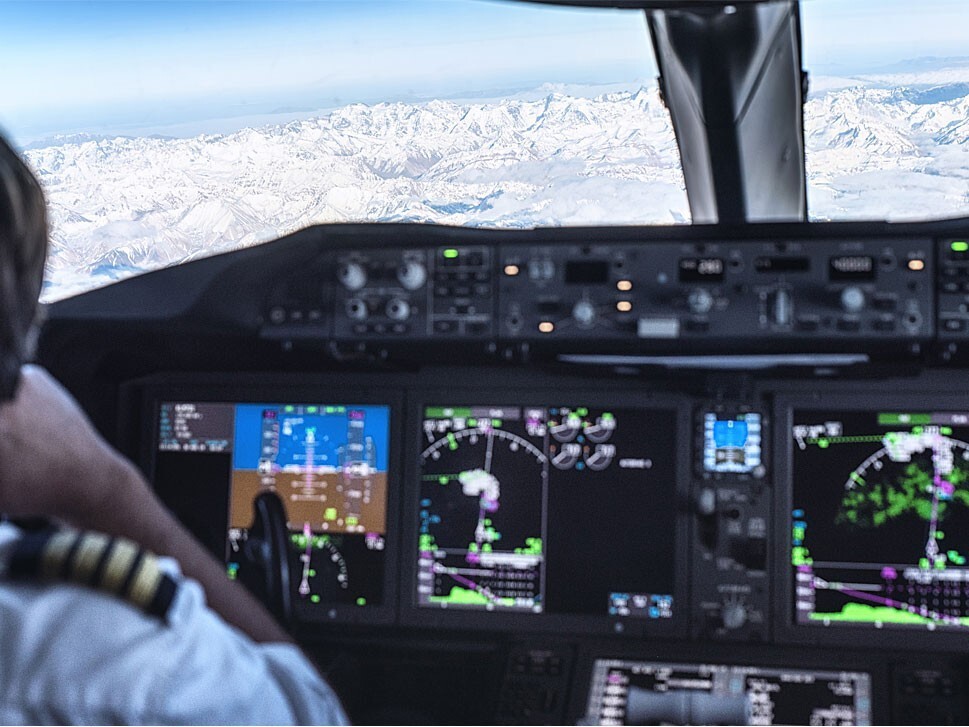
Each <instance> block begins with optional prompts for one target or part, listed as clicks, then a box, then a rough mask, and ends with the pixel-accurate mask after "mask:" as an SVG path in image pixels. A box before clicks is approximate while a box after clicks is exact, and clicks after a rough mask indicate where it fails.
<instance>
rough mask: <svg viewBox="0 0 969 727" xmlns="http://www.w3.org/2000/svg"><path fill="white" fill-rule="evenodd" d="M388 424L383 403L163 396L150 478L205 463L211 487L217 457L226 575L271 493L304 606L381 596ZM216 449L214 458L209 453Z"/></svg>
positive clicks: (362, 602)
mask: <svg viewBox="0 0 969 727" xmlns="http://www.w3.org/2000/svg"><path fill="white" fill-rule="evenodd" d="M389 423H390V409H389V407H387V406H373V405H365V406H364V405H361V406H356V405H343V404H339V405H333V404H254V403H244V404H243V403H239V404H232V403H211V402H195V403H193V402H166V403H162V404H161V405H160V407H159V423H158V454H157V457H156V461H157V464H156V486H158V485H161V488H160V489H167V488H166V487H165V486H166V484H168V483H170V482H171V481H172V480H175V479H176V478H178V479H180V480H183V481H184V480H185V479H188V481H189V482H191V481H193V480H194V479H195V477H194V475H193V472H194V473H197V472H207V473H209V479H208V481H207V482H199V483H198V484H199V486H200V487H207V488H211V489H214V488H215V487H216V486H217V485H218V478H213V477H212V474H213V473H214V471H215V470H216V469H218V467H219V465H220V464H221V466H222V468H223V469H222V471H223V472H224V473H225V474H224V475H223V477H222V478H221V479H222V487H223V488H225V489H226V490H227V493H228V495H227V498H226V500H225V502H224V507H225V509H224V510H223V512H226V513H227V514H226V520H225V521H224V522H225V525H224V527H223V529H222V538H223V540H222V543H223V547H224V553H225V559H226V564H227V569H228V573H229V576H230V577H234V576H235V574H236V572H237V570H238V568H239V553H240V551H241V549H242V548H243V547H244V545H245V541H246V539H247V537H248V527H249V525H250V524H251V523H252V519H253V501H254V500H255V498H256V496H257V495H258V494H259V493H260V492H263V491H267V490H268V491H273V492H275V493H277V494H278V495H279V497H280V500H281V501H282V503H283V507H284V509H285V511H286V518H287V526H288V528H289V543H290V548H291V550H290V566H291V573H292V577H293V580H294V585H295V588H296V594H294V597H296V598H298V599H300V600H302V601H303V602H305V603H307V604H310V605H312V604H347V605H354V606H367V605H379V604H381V603H382V601H383V581H384V578H383V576H384V550H385V538H386V532H387V491H388V484H387V475H388V445H389V439H390V431H389ZM212 458H216V459H217V460H219V461H218V462H216V463H212V462H207V461H206V460H211V459H212ZM213 464H215V467H214V468H213ZM213 479H215V480H216V481H215V482H213V481H212V480H213ZM210 511H211V510H210Z"/></svg>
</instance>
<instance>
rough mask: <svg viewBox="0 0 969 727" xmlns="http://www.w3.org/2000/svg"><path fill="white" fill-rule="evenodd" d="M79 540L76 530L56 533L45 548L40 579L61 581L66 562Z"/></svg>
mask: <svg viewBox="0 0 969 727" xmlns="http://www.w3.org/2000/svg"><path fill="white" fill-rule="evenodd" d="M77 538H78V533H77V532H76V531H74V530H62V531H60V532H58V533H54V535H52V536H51V538H50V540H48V541H47V545H46V546H44V554H43V557H42V559H41V568H40V577H41V578H43V579H45V580H50V581H56V580H60V579H61V577H62V576H61V572H62V569H63V568H64V561H65V560H66V558H67V556H68V554H69V553H70V552H71V548H73V547H74V542H75V541H76V540H77Z"/></svg>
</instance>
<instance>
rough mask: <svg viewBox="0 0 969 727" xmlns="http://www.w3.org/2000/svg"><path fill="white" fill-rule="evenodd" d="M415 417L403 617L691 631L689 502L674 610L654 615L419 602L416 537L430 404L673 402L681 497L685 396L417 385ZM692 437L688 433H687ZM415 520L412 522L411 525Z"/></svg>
mask: <svg viewBox="0 0 969 727" xmlns="http://www.w3.org/2000/svg"><path fill="white" fill-rule="evenodd" d="M409 404H410V406H409V412H410V417H411V418H412V421H409V422H408V424H409V425H410V426H409V427H408V431H407V433H406V441H405V445H406V447H407V451H408V453H409V455H408V457H407V460H406V462H405V464H404V473H405V476H406V477H407V482H408V484H409V485H411V486H409V487H408V488H407V493H408V499H407V502H405V503H404V504H403V508H402V509H403V517H404V521H403V522H404V523H406V525H405V526H404V527H402V530H403V531H404V532H403V533H402V534H401V539H400V543H401V551H400V552H401V558H400V572H401V592H400V599H401V600H400V619H401V624H402V625H405V626H415V627H425V628H428V627H429V628H450V629H461V630H485V631H515V630H518V631H522V632H529V633H541V632H552V633H570V632H574V633H582V634H589V635H592V634H612V635H625V636H629V637H637V636H650V637H667V638H671V639H673V638H685V637H686V636H687V632H688V628H689V623H690V602H689V515H688V513H687V511H686V509H685V508H682V507H679V506H677V507H676V533H675V536H674V537H675V542H674V552H675V553H677V554H679V555H680V557H679V558H678V559H677V561H676V563H675V564H674V568H673V603H674V608H673V616H672V618H670V619H664V620H662V621H660V620H658V619H657V620H649V619H636V618H617V617H611V616H608V615H607V614H605V613H603V615H601V616H597V615H569V614H549V613H540V614H535V613H501V612H482V611H475V610H471V609H461V610H448V609H444V608H439V609H438V608H429V607H426V606H419V605H418V600H417V574H418V568H417V545H418V528H417V521H418V516H419V503H418V498H419V492H420V491H419V488H418V487H417V484H416V483H418V482H419V478H420V457H419V454H420V452H421V451H422V450H423V447H422V446H421V445H422V428H421V422H422V421H423V416H424V410H425V408H426V407H428V406H448V405H451V406H466V405H467V406H496V407H497V406H520V407H527V406H537V407H548V406H555V405H562V406H568V405H572V406H578V405H580V404H581V405H583V406H597V407H598V406H602V407H614V408H623V409H637V408H638V409H668V410H670V411H671V412H672V413H673V416H674V420H675V421H676V427H677V430H676V437H677V439H676V441H677V452H676V456H675V461H674V477H675V478H676V482H675V484H674V497H675V498H676V502H677V503H682V502H683V501H684V500H685V498H686V497H687V496H688V495H687V493H688V491H689V484H690V483H689V477H688V474H689V472H690V450H691V446H690V445H691V442H692V435H691V434H690V432H691V419H692V411H691V408H690V406H689V405H688V402H687V401H686V400H685V399H683V398H680V397H673V396H660V395H653V394H648V393H644V394H638V393H637V394H626V393H622V394H621V393H620V392H613V393H612V395H609V394H603V393H602V391H598V392H594V391H589V390H583V391H570V392H569V394H568V396H562V392H561V390H556V389H533V388H531V389H517V388H515V389H477V388H475V389H470V388H469V389H467V390H464V391H456V390H453V389H452V390H447V389H420V390H415V391H414V392H413V393H412V395H411V396H410V397H409ZM684 438H685V439H684ZM411 525H412V526H413V527H410V526H411Z"/></svg>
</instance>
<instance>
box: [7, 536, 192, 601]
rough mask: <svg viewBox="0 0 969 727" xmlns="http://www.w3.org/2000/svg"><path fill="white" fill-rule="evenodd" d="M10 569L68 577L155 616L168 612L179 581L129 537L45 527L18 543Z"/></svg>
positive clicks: (14, 573) (39, 576) (18, 574)
mask: <svg viewBox="0 0 969 727" xmlns="http://www.w3.org/2000/svg"><path fill="white" fill-rule="evenodd" d="M7 575H8V576H9V577H10V578H12V579H18V580H39V581H42V582H47V583H50V582H62V583H63V582H68V583H74V584H77V585H81V586H88V587H90V588H95V589H97V590H99V591H104V592H106V593H110V594H112V595H115V596H118V597H119V598H121V599H123V600H125V601H127V602H128V603H130V604H132V605H133V606H135V607H136V608H138V609H140V610H141V611H144V612H145V613H147V614H149V615H151V616H157V617H158V618H165V617H166V616H167V615H168V610H169V608H171V605H172V602H173V601H174V600H175V593H176V591H177V590H178V584H177V582H176V581H175V579H174V578H172V576H170V575H169V574H167V573H165V572H164V571H163V570H162V569H161V567H160V564H159V562H158V557H157V556H156V555H154V554H153V553H150V552H148V551H147V550H145V549H143V548H141V547H139V546H138V545H136V544H135V543H134V542H133V541H131V540H128V539H126V538H113V537H111V536H108V535H104V534H102V533H94V532H86V531H78V530H69V529H59V528H53V527H51V528H45V529H43V530H37V531H34V532H28V533H25V534H24V535H23V536H22V537H21V538H20V540H18V541H17V543H16V545H15V546H14V548H13V550H12V552H11V554H10V559H9V561H8V563H7Z"/></svg>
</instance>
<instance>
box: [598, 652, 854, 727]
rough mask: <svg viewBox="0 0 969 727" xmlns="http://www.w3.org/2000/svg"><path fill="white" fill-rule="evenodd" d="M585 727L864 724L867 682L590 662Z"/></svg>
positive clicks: (826, 675) (847, 676)
mask: <svg viewBox="0 0 969 727" xmlns="http://www.w3.org/2000/svg"><path fill="white" fill-rule="evenodd" d="M585 723H586V724H601V725H623V724H733V725H773V724H812V725H814V724H818V725H820V724H824V725H869V724H871V676H870V675H868V674H865V673H858V672H843V671H808V670H804V669H761V668H757V667H750V666H722V665H711V664H661V663H652V662H641V661H623V660H619V659H597V660H596V662H595V665H594V667H593V670H592V684H591V686H590V689H589V702H588V708H587V710H586V719H585Z"/></svg>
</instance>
